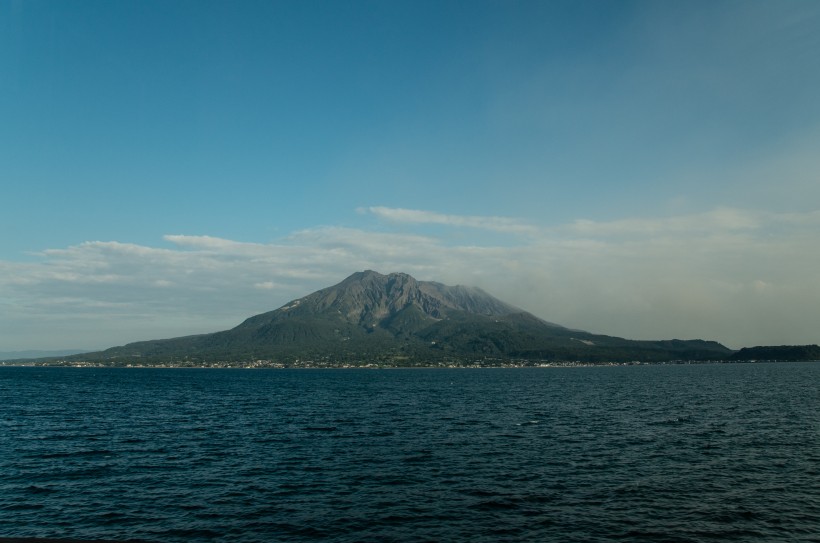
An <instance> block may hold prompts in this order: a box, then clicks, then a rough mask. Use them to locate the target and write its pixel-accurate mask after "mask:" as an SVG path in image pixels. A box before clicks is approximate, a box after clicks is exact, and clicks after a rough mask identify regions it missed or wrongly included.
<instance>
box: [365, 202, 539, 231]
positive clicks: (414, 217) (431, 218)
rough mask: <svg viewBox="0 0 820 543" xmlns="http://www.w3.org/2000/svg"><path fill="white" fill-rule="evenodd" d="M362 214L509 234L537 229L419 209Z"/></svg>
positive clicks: (370, 210) (374, 209)
mask: <svg viewBox="0 0 820 543" xmlns="http://www.w3.org/2000/svg"><path fill="white" fill-rule="evenodd" d="M359 211H360V212H367V213H371V214H373V215H375V216H377V217H379V218H381V219H385V220H388V221H392V222H400V223H414V224H440V225H445V226H455V227H467V228H479V229H483V230H492V231H494V232H502V233H508V234H534V233H536V232H537V229H536V228H535V227H533V226H532V225H530V224H527V223H525V222H524V221H521V220H517V219H511V218H509V217H492V216H489V217H487V216H475V215H473V216H465V215H445V214H442V213H435V212H432V211H422V210H418V209H402V208H395V207H383V206H374V207H368V208H362V209H360V210H359Z"/></svg>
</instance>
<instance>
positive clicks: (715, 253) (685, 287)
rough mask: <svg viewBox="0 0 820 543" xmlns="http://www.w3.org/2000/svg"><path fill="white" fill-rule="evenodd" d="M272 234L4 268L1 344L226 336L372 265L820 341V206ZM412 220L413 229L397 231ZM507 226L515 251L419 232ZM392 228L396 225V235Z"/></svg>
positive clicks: (712, 329)
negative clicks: (272, 237) (539, 223)
mask: <svg viewBox="0 0 820 543" xmlns="http://www.w3.org/2000/svg"><path fill="white" fill-rule="evenodd" d="M366 212H367V213H369V214H371V215H373V216H375V217H376V218H377V219H379V220H381V221H384V222H383V223H380V226H382V227H383V228H380V229H379V230H375V229H363V228H346V227H337V226H326V227H317V228H311V229H306V230H301V231H297V232H292V233H291V234H289V235H287V236H285V237H283V238H281V239H278V240H276V241H275V242H273V243H264V244H263V243H248V242H243V241H237V240H229V239H221V238H216V237H209V236H193V235H180V234H173V235H167V236H165V238H164V240H161V241H160V240H158V243H157V246H156V247H149V246H143V245H136V244H130V243H122V242H117V241H89V242H86V243H82V244H79V245H75V246H70V247H65V248H58V249H47V250H44V251H42V252H40V253H38V254H36V255H35V256H36V258H35V259H34V260H33V261H29V262H12V261H0V350H7V351H10V350H22V349H33V348H38V349H52V348H53V349H58V348H75V347H76V348H89V349H97V348H104V347H109V346H113V345H119V344H123V343H127V342H130V341H137V340H143V339H154V338H163V337H174V336H178V335H186V334H193V333H205V332H211V331H216V330H220V329H226V328H229V327H232V326H235V325H236V324H239V322H241V321H242V320H243V319H244V318H246V317H249V316H251V315H253V314H257V313H260V312H264V311H269V310H271V309H275V308H277V307H279V306H281V305H283V304H285V303H287V302H288V301H290V300H292V299H294V298H297V297H300V296H303V295H305V294H307V293H309V292H312V291H314V290H316V289H318V288H322V287H325V286H329V285H331V284H334V283H336V282H338V281H340V280H341V279H343V278H344V277H346V276H347V275H349V274H350V273H352V272H354V271H358V270H363V269H375V270H378V271H381V272H385V273H387V272H391V271H405V272H407V273H410V274H412V275H414V276H416V277H417V278H419V279H429V280H437V281H442V282H445V283H449V284H456V283H460V284H470V285H476V286H480V287H482V288H484V289H485V290H487V291H489V292H490V293H492V294H494V295H496V296H498V297H500V298H502V299H504V300H506V301H509V302H511V303H513V304H515V305H518V306H520V307H522V308H524V309H526V310H528V311H530V312H532V313H534V314H536V315H538V316H539V317H542V318H544V319H547V320H549V321H552V322H557V323H560V324H563V325H565V326H570V327H577V328H583V329H586V330H589V331H591V332H596V333H605V334H611V335H619V336H625V337H630V338H634V339H671V338H682V339H683V338H686V339H689V338H704V339H713V340H717V341H721V342H723V343H725V344H727V345H729V346H730V347H734V348H739V347H741V346H751V345H759V344H784V343H816V342H818V341H820V330H818V328H817V326H816V322H817V314H818V309H817V308H818V307H820V280H818V279H820V278H819V277H818V272H817V270H819V269H820V251H818V250H817V249H818V242H817V239H818V238H817V232H818V231H819V229H820V212H809V213H790V214H773V213H763V212H756V211H751V210H744V209H734V208H718V209H714V210H712V211H709V212H707V213H702V214H693V215H681V216H673V217H666V218H649V217H632V218H623V219H620V220H616V221H611V222H596V221H588V220H577V221H574V222H571V223H568V224H566V225H562V226H558V227H553V228H538V227H536V226H534V225H531V224H526V223H524V222H519V221H516V220H515V219H506V218H499V217H475V216H458V215H443V214H438V213H434V212H428V211H423V210H407V209H397V208H388V207H370V208H367V210H366ZM395 223H401V225H402V227H403V230H402V231H401V232H398V231H390V230H389V227H390V225H393V224H395ZM426 223H434V224H437V225H442V226H446V227H453V228H465V227H466V228H471V229H477V230H479V231H480V230H493V231H498V232H503V233H505V234H511V235H514V236H516V237H518V238H520V239H517V243H515V244H503V245H502V244H500V243H492V242H487V241H486V240H485V239H484V238H482V237H481V236H480V235H479V236H477V237H476V238H468V239H464V238H458V239H459V242H458V243H453V241H452V239H451V238H446V239H445V237H444V236H437V235H429V234H426V235H420V234H414V233H408V232H407V231H405V230H404V229H406V228H408V227H409V228H411V229H412V228H413V227H414V225H421V224H426ZM385 228H387V229H385Z"/></svg>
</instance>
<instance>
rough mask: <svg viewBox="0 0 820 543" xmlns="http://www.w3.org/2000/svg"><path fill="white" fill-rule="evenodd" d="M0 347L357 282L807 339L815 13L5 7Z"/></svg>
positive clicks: (709, 8)
mask: <svg viewBox="0 0 820 543" xmlns="http://www.w3.org/2000/svg"><path fill="white" fill-rule="evenodd" d="M0 211H2V212H1V213H0V351H15V350H25V349H89V350H91V349H101V348H107V347H111V346H115V345H122V344H125V343H128V342H131V341H138V340H146V339H157V338H166V337H176V336H181V335H188V334H195V333H205V332H213V331H217V330H223V329H227V328H230V327H233V326H235V325H237V324H239V323H240V322H242V321H243V320H244V319H245V318H247V317H249V316H251V315H254V314H257V313H261V312H264V311H269V310H272V309H275V308H277V307H280V306H282V305H284V304H286V303H287V302H288V301H290V300H292V299H295V298H299V297H301V296H304V295H306V294H308V293H310V292H313V291H315V290H317V289H319V288H323V287H326V286H330V285H332V284H335V283H337V282H339V281H341V280H342V279H344V278H345V277H347V276H348V275H350V274H351V273H353V272H356V271H360V270H364V269H373V270H377V271H380V272H382V273H389V272H395V271H401V272H406V273H410V274H411V275H413V276H414V277H416V278H417V279H420V280H435V281H439V282H442V283H446V284H464V285H475V286H479V287H481V288H483V289H485V290H487V291H488V292H489V293H491V294H493V295H495V296H497V297H499V298H501V299H503V300H505V301H507V302H509V303H512V304H514V305H517V306H519V307H521V308H523V309H525V310H527V311H530V312H531V313H533V314H535V315H537V316H538V317H541V318H543V319H545V320H548V321H551V322H555V323H559V324H562V325H564V326H568V327H572V328H580V329H584V330H587V331H590V332H594V333H601V334H608V335H616V336H621V337H627V338H631V339H672V338H680V339H693V338H702V339H708V340H716V341H720V342H722V343H724V344H725V345H727V346H729V347H732V348H740V347H744V346H753V345H780V344H810V343H820V3H818V2H816V1H814V0H809V1H796V0H771V1H756V0H743V1H721V0H708V1H698V0H692V1H687V2H655V1H638V2H632V1H627V0H624V1H617V2H613V1H608V0H607V1H604V0H601V1H587V0H573V1H566V2H565V1H546V0H542V1H533V2H529V1H514V0H508V1H484V0H470V1H447V0H436V1H430V2H427V1H422V0H419V1H415V0H414V1H402V0H395V1H390V2H384V1H374V2H369V1H355V0H354V1H350V2H328V1H323V2H313V1H302V0H300V1H295V0H294V1H283V2H274V1H259V2H256V1H250V0H248V1H239V2H228V1H205V0H197V1H182V0H180V1H174V2H168V1H164V0H163V1H151V0H141V1H128V0H123V1H119V2H110V1H108V0H101V1H94V0H82V1H77V2H64V1H61V0H55V1H43V0H0Z"/></svg>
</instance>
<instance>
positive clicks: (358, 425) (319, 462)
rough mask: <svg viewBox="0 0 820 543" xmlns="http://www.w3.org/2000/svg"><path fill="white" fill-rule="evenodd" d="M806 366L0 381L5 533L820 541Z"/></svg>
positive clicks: (203, 373)
mask: <svg viewBox="0 0 820 543" xmlns="http://www.w3.org/2000/svg"><path fill="white" fill-rule="evenodd" d="M818 383H820V364H817V363H804V364H779V365H775V364H746V365H713V366H643V367H602V368H553V369H507V370H501V369H497V370H490V369H485V370H466V369H465V370H214V369H209V370H168V369H165V370H160V369H157V370H147V369H133V370H128V369H88V368H85V369H72V368H0V536H6V537H59V538H75V539H127V538H138V539H145V540H150V541H160V542H174V541H317V540H321V541H534V540H542V541H579V542H580V541H583V542H594V541H652V542H663V541H677V542H685V541H692V542H695V541H697V542H700V541H731V540H734V541H772V542H774V541H778V542H780V541H820V536H818V535H817V534H818V533H820V392H818Z"/></svg>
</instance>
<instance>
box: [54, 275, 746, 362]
mask: <svg viewBox="0 0 820 543" xmlns="http://www.w3.org/2000/svg"><path fill="white" fill-rule="evenodd" d="M732 352H733V351H731V350H730V349H728V348H727V347H725V346H723V345H721V344H719V343H717V342H712V341H704V340H662V341H635V340H628V339H624V338H618V337H613V336H605V335H598V334H592V333H589V332H585V331H582V330H574V329H569V328H566V327H564V326H561V325H558V324H554V323H550V322H548V321H545V320H543V319H540V318H538V317H536V316H534V315H532V314H531V313H528V312H527V311H524V310H523V309H521V308H518V307H515V306H513V305H511V304H508V303H506V302H503V301H501V300H499V299H497V298H495V297H493V296H491V295H490V294H488V293H487V292H485V291H483V290H481V289H479V288H477V287H469V286H463V285H456V286H448V285H444V284H442V283H438V282H435V281H418V280H416V279H415V278H413V277H412V276H410V275H408V274H406V273H401V272H395V273H390V274H387V275H383V274H381V273H378V272H375V271H373V270H365V271H361V272H356V273H354V274H352V275H350V276H349V277H347V278H345V279H344V280H342V281H341V282H340V283H338V284H336V285H333V286H330V287H326V288H323V289H320V290H318V291H315V292H313V293H311V294H308V295H306V296H303V297H301V298H296V299H294V300H291V301H290V302H288V303H286V304H284V305H282V306H281V307H279V308H278V309H275V310H273V311H268V312H265V313H261V314H258V315H254V316H252V317H249V318H247V319H245V320H244V321H243V322H241V323H240V324H239V325H237V326H235V327H234V328H231V329H230V330H224V331H221V332H215V333H211V334H200V335H194V336H186V337H179V338H171V339H161V340H150V341H141V342H136V343H130V344H128V345H124V346H121V347H113V348H111V349H107V350H105V351H100V352H96V353H85V354H83V355H78V356H75V357H69V358H71V359H73V360H91V361H106V362H107V363H111V364H128V363H135V362H139V363H140V364H141V365H145V364H152V363H164V362H174V361H176V362H179V361H199V362H201V363H206V364H209V363H214V362H218V361H251V360H265V361H268V362H269V363H271V364H278V365H292V364H296V363H299V362H300V361H304V360H314V361H322V364H324V365H331V366H332V365H351V364H352V365H359V364H366V363H370V362H379V363H386V364H392V365H440V364H441V363H443V362H448V363H453V364H464V363H477V362H478V363H481V362H482V361H485V362H486V361H498V360H523V361H530V362H532V361H542V362H543V361H582V362H592V363H600V362H607V361H610V362H626V361H638V362H662V361H669V360H678V359H694V360H704V359H722V358H725V357H727V356H729V355H730V354H731V353H732Z"/></svg>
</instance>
